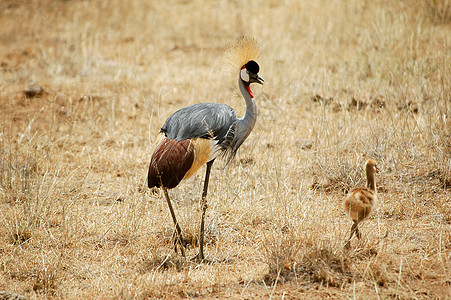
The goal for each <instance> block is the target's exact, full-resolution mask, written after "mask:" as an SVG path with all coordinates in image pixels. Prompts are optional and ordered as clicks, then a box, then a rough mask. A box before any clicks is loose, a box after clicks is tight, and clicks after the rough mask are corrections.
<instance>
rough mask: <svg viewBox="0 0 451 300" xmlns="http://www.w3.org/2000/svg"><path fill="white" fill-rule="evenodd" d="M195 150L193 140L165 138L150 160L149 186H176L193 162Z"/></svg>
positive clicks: (169, 187)
mask: <svg viewBox="0 0 451 300" xmlns="http://www.w3.org/2000/svg"><path fill="white" fill-rule="evenodd" d="M193 150H194V147H193V146H192V144H191V140H183V141H177V140H175V139H173V140H171V139H168V138H164V139H163V140H162V141H161V142H160V144H159V145H158V147H157V148H156V149H155V152H154V153H153V155H152V159H151V161H150V165H149V173H148V176H147V183H148V186H149V188H152V187H166V188H168V189H171V188H174V187H176V186H177V185H178V184H179V183H180V181H182V179H183V178H184V177H185V174H186V173H187V172H188V170H189V169H190V168H191V166H192V164H193V161H194V151H193Z"/></svg>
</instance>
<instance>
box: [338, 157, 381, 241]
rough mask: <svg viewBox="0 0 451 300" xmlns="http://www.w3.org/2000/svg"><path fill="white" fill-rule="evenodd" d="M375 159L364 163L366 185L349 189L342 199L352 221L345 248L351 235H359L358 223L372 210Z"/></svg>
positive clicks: (374, 186) (374, 199) (374, 190)
mask: <svg viewBox="0 0 451 300" xmlns="http://www.w3.org/2000/svg"><path fill="white" fill-rule="evenodd" d="M378 172H379V170H378V168H377V164H376V161H374V160H372V159H368V160H367V161H366V163H365V173H366V187H355V188H353V189H351V190H350V191H349V192H348V194H347V195H346V198H345V199H344V201H343V208H344V211H345V213H346V215H347V216H348V217H349V218H351V220H352V221H354V223H353V224H352V226H351V234H350V236H349V240H348V242H347V243H346V244H345V248H349V247H350V246H351V239H352V236H353V235H354V234H355V235H356V236H357V238H358V239H360V237H361V235H360V232H359V229H358V225H359V223H360V222H362V221H363V220H365V219H367V218H368V217H369V216H370V214H371V212H372V211H373V208H374V205H375V203H376V200H377V191H376V181H375V179H374V174H375V173H378Z"/></svg>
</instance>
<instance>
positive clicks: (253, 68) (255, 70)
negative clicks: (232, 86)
mask: <svg viewBox="0 0 451 300" xmlns="http://www.w3.org/2000/svg"><path fill="white" fill-rule="evenodd" d="M244 66H245V67H246V69H247V70H248V71H249V72H252V73H254V74H257V73H258V71H260V67H259V65H258V64H257V63H256V62H255V61H253V60H250V61H248V62H247V63H246V64H245V65H244Z"/></svg>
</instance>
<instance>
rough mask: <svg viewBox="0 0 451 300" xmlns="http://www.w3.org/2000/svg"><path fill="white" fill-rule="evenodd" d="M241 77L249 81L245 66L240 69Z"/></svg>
mask: <svg viewBox="0 0 451 300" xmlns="http://www.w3.org/2000/svg"><path fill="white" fill-rule="evenodd" d="M240 76H241V79H243V81H245V82H249V80H250V78H249V72H248V71H247V70H246V68H243V69H241V74H240Z"/></svg>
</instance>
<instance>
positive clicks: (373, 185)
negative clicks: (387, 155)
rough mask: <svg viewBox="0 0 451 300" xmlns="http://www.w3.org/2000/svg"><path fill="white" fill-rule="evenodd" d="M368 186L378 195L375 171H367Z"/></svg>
mask: <svg viewBox="0 0 451 300" xmlns="http://www.w3.org/2000/svg"><path fill="white" fill-rule="evenodd" d="M366 186H367V187H368V188H369V189H370V190H372V191H373V192H374V193H375V194H376V182H375V181H374V171H373V170H371V169H369V168H368V169H366Z"/></svg>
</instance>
